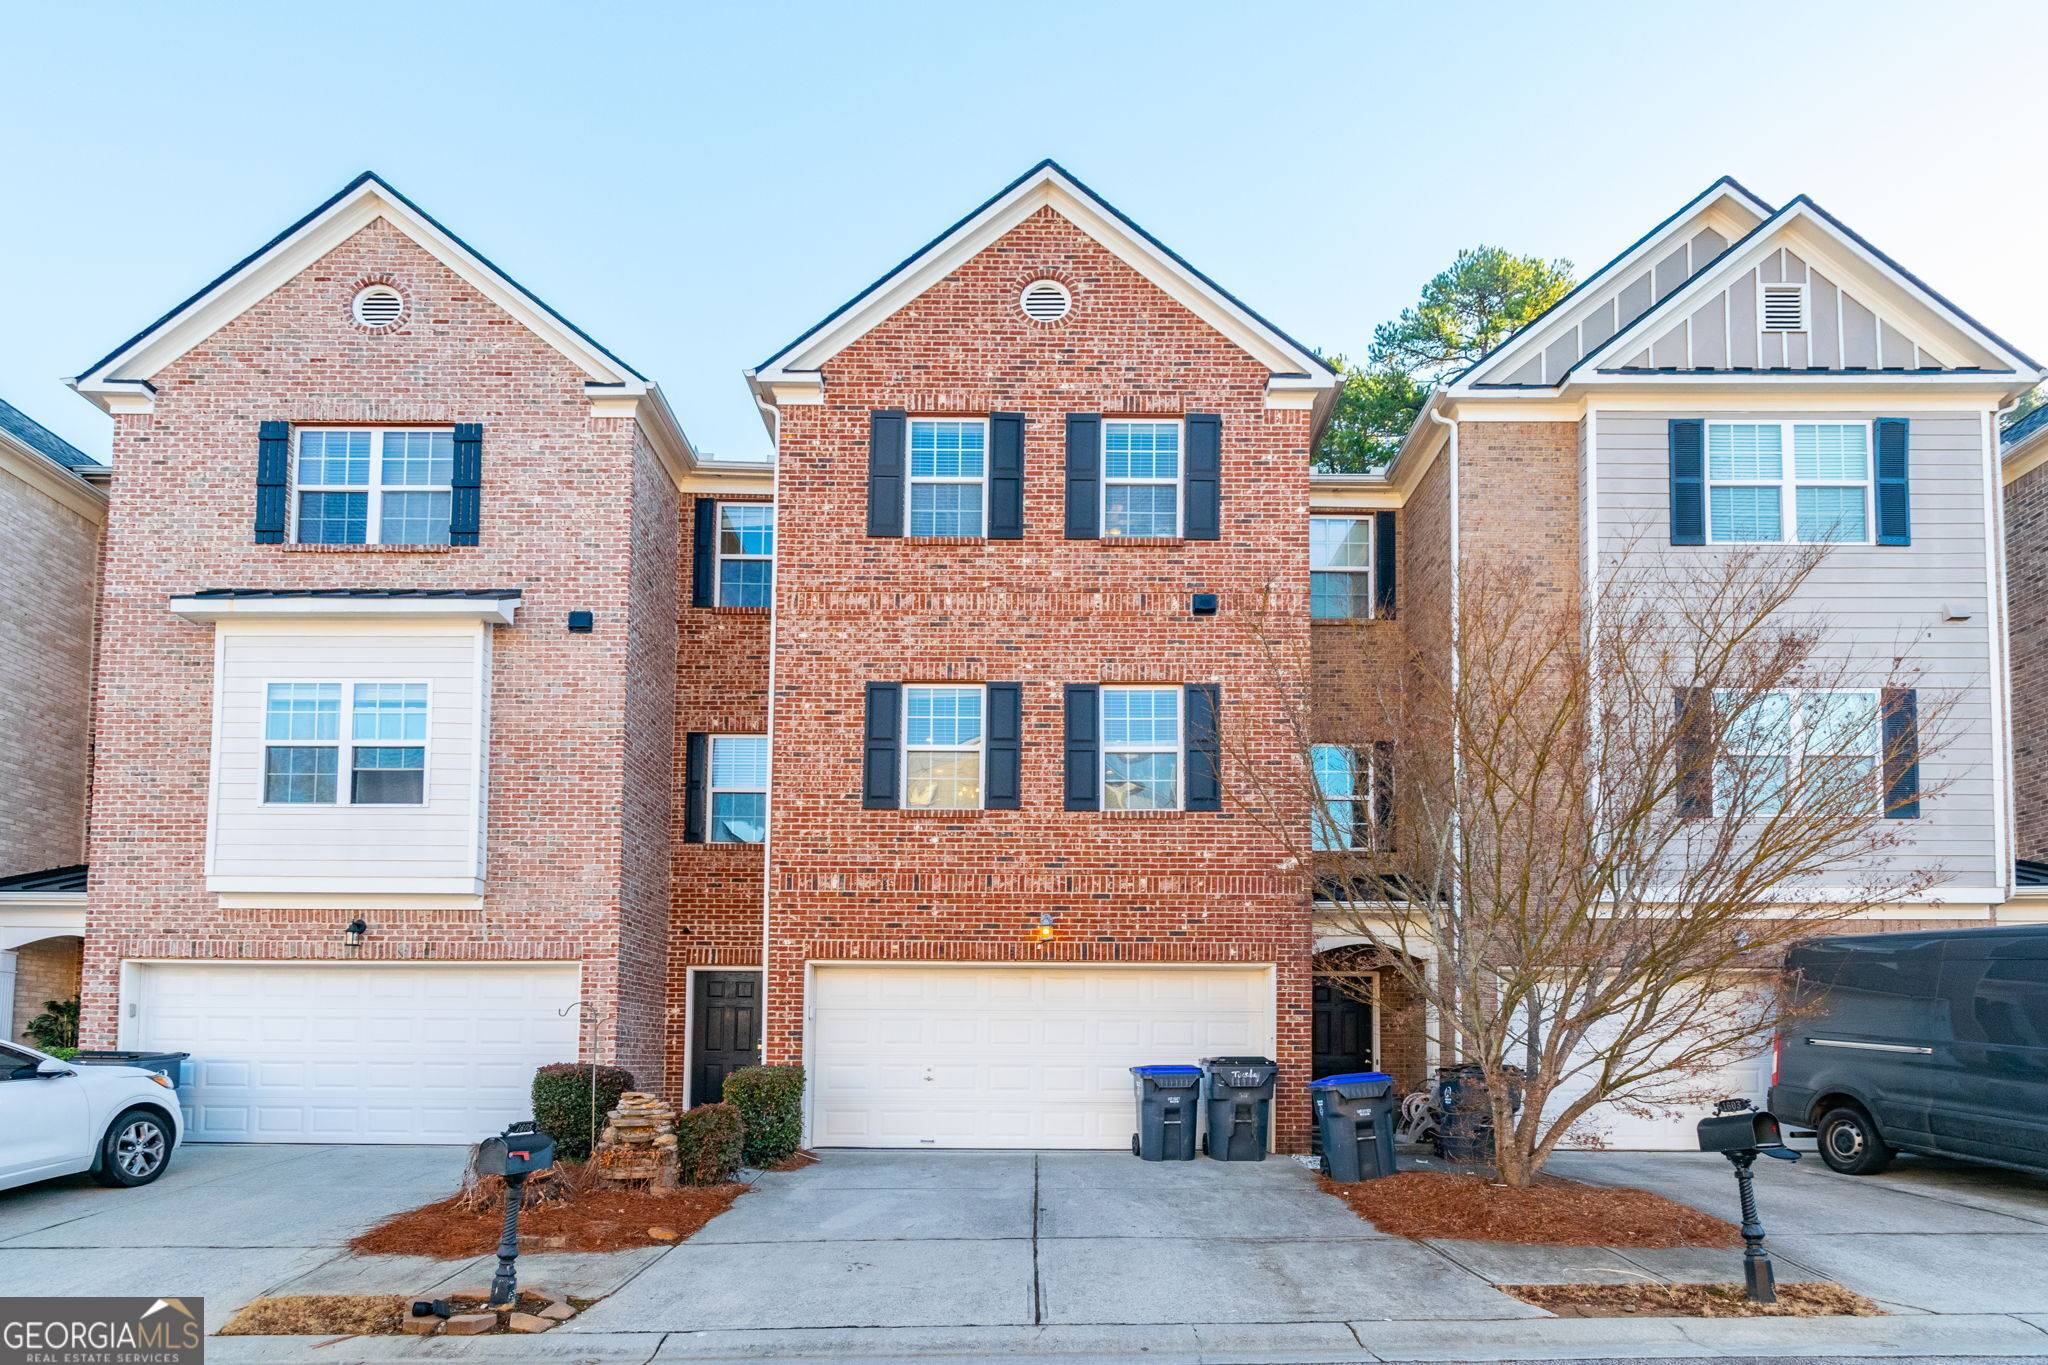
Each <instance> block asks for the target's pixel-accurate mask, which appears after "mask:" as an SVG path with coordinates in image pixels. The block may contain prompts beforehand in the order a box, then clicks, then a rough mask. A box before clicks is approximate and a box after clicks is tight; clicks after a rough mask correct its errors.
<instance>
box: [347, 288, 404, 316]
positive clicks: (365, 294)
mask: <svg viewBox="0 0 2048 1365" xmlns="http://www.w3.org/2000/svg"><path fill="white" fill-rule="evenodd" d="M354 307H355V315H356V321H357V322H359V323H361V324H362V325H363V326H365V327H389V326H390V325H391V324H392V323H394V322H396V321H398V315H399V314H401V313H403V312H404V311H405V300H404V299H403V298H401V297H400V296H399V293H398V291H397V290H396V289H393V288H392V287H391V286H390V285H387V284H373V285H371V286H370V287H369V288H367V289H364V290H361V291H359V292H358V293H357V294H356V301H355V305H354Z"/></svg>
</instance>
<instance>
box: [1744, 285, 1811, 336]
mask: <svg viewBox="0 0 2048 1365" xmlns="http://www.w3.org/2000/svg"><path fill="white" fill-rule="evenodd" d="M1756 315H1757V323H1758V325H1759V326H1760V327H1761V328H1762V329H1763V330H1764V331H1765V332H1803V331H1805V330H1806V329H1807V322H1806V286H1805V285H1803V284H1764V285H1759V286H1758V287H1757V308H1756Z"/></svg>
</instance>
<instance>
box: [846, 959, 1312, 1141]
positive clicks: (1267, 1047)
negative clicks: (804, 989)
mask: <svg viewBox="0 0 2048 1365" xmlns="http://www.w3.org/2000/svg"><path fill="white" fill-rule="evenodd" d="M809 1015H810V1019H809V1032H810V1038H811V1047H810V1065H811V1077H812V1082H813V1086H812V1110H811V1140H812V1142H813V1143H815V1144H816V1145H818V1146H821V1147H1078V1148H1087V1147H1106V1148H1119V1147H1127V1146H1128V1145H1129V1144H1130V1140H1131V1128H1132V1096H1131V1074H1130V1068H1131V1067H1133V1066H1136V1065H1142V1064H1147V1063H1158V1062H1194V1061H1196V1060H1197V1059H1199V1058H1201V1057H1209V1056H1228V1055H1232V1054H1239V1055H1242V1054H1247V1053H1256V1054H1261V1055H1264V1056H1271V1055H1272V1052H1273V1045H1274V1032H1273V1017H1274V1011H1273V977H1272V972H1271V971H1270V969H1268V968H1264V967H1249V968H1247V967H1219V968H1203V967H1159V968H1135V967H1133V968H1119V967H974V966H957V967H871V966H830V965H820V966H817V967H814V968H813V969H812V972H811V982H810V1009H809Z"/></svg>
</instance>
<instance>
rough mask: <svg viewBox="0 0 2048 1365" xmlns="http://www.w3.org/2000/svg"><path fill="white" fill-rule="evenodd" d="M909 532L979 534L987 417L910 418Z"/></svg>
mask: <svg viewBox="0 0 2048 1365" xmlns="http://www.w3.org/2000/svg"><path fill="white" fill-rule="evenodd" d="M909 485H910V487H909V493H908V496H909V499H910V522H909V526H910V534H911V535H913V536H979V535H983V534H985V533H986V532H985V524H986V512H987V507H988V420H987V419H986V418H981V417H943V418H941V417H913V418H911V419H910V478H909Z"/></svg>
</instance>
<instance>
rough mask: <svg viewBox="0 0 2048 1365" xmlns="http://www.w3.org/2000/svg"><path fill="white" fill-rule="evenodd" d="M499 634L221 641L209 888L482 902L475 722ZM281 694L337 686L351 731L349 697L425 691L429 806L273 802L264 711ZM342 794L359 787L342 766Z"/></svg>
mask: <svg viewBox="0 0 2048 1365" xmlns="http://www.w3.org/2000/svg"><path fill="white" fill-rule="evenodd" d="M488 629H489V628H488V627H486V626H481V625H452V626H450V627H448V629H447V631H446V632H445V633H442V632H438V631H433V632H410V631H394V632H392V633H390V634H378V633H374V632H370V633H365V632H364V631H362V630H360V629H357V630H336V631H334V632H332V633H328V632H321V631H311V630H306V629H294V630H290V631H281V632H278V633H274V634H273V633H263V632H258V631H241V630H237V631H233V632H229V633H225V634H223V636H222V638H221V649H220V660H221V676H220V678H219V679H218V682H217V705H218V707H219V715H218V717H217V718H216V721H217V723H216V729H217V732H218V735H219V741H218V743H219V752H218V753H217V754H215V756H214V759H215V763H214V766H215V790H214V793H213V809H212V820H213V827H212V830H211V834H212V839H211V845H212V856H211V860H210V863H209V866H208V876H209V877H210V878H211V879H213V880H214V881H215V882H216V884H217V886H218V887H220V888H223V889H227V888H231V889H236V890H251V889H257V888H256V887H254V886H252V885H251V881H252V879H254V880H256V881H259V882H260V883H261V888H260V889H263V890H276V891H279V892H317V891H325V890H330V889H332V888H333V883H334V882H335V880H336V879H339V878H346V879H348V885H349V886H350V887H352V888H360V889H371V890H378V891H388V892H391V893H394V894H403V893H406V892H408V891H450V890H456V891H462V890H481V878H482V876H483V869H482V857H481V852H480V850H481V848H482V839H481V832H480V827H479V824H480V821H481V819H482V814H481V805H482V802H481V799H480V795H481V789H482V773H481V772H480V771H479V764H478V761H477V754H478V751H479V749H480V747H481V746H480V745H479V742H478V741H479V738H480V736H481V735H482V727H483V725H484V717H483V716H481V715H479V714H478V707H479V699H480V697H481V696H483V695H484V694H485V689H484V687H483V686H482V685H481V680H482V678H483V670H484V668H485V662H486V654H487V652H488V645H489V636H488V634H487V632H488ZM273 682H339V683H342V684H343V688H342V699H341V704H342V718H341V723H342V727H343V733H344V734H346V733H347V730H348V725H349V707H350V704H351V690H352V685H353V684H355V683H358V682H413V683H425V684H427V689H428V716H427V745H426V747H427V771H426V796H427V800H426V803H425V804H424V805H423V806H349V805H346V804H336V805H299V806H266V805H265V804H263V750H264V734H263V725H264V701H265V695H266V692H267V689H268V685H269V684H270V683H273ZM342 766H343V771H342V772H341V774H340V777H339V782H340V783H341V785H342V787H343V789H344V791H345V789H346V784H347V782H348V773H347V770H346V766H347V756H346V753H345V752H344V754H343V755H342Z"/></svg>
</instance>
